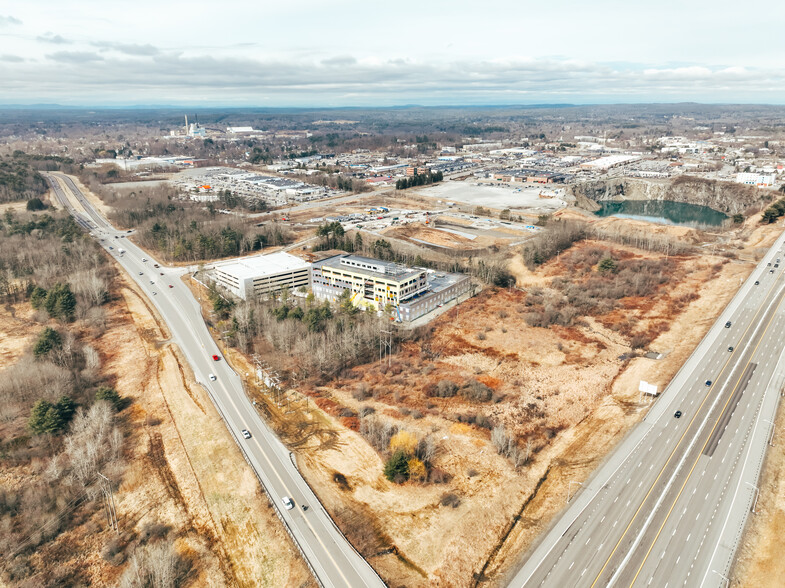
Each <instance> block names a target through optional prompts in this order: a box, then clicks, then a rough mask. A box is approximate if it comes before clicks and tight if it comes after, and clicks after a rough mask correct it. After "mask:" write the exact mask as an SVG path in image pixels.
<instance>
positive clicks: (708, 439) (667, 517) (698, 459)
mask: <svg viewBox="0 0 785 588" xmlns="http://www.w3.org/2000/svg"><path fill="white" fill-rule="evenodd" d="M783 300H785V298H782V299H780V301H779V304H777V308H776V309H775V310H774V312H773V313H772V315H771V318H770V319H769V322H768V324H767V325H766V328H765V329H764V330H763V334H762V335H761V336H760V340H759V341H758V344H757V345H755V349H753V350H752V355H750V359H749V361H748V362H747V365H745V366H744V369H743V370H742V372H741V375H740V376H739V379H738V380H737V381H736V385H735V386H734V387H733V390H732V391H731V393H730V395H729V396H728V400H726V401H725V406H723V407H722V410H721V411H720V414H719V416H718V417H717V422H715V423H714V426H713V427H712V428H711V431H710V432H709V436H708V437H706V442H705V443H704V444H703V447H701V450H700V453H698V458H697V459H696V460H695V463H693V464H692V467H691V468H690V472H689V473H688V474H687V477H686V478H685V480H684V484H682V486H681V488H680V489H679V493H678V494H677V495H676V498H675V499H674V500H673V504H671V507H670V509H669V510H668V514H667V515H665V520H663V521H662V525H660V529H659V530H658V531H657V535H655V537H654V540H653V541H652V542H651V546H650V547H649V550H648V551H647V552H646V555H645V556H644V558H643V561H642V562H641V565H640V567H639V568H638V571H637V572H636V573H635V577H634V578H633V579H632V582H630V586H632V585H633V584H634V583H635V580H637V579H638V576H639V575H640V573H641V570H642V569H643V566H644V564H645V563H646V560H647V559H648V558H649V554H650V553H651V550H652V549H654V544H655V543H656V542H657V539H659V537H660V533H662V529H663V528H664V527H665V523H667V522H668V519H669V518H670V516H671V513H672V512H673V509H674V508H675V507H676V503H677V502H678V500H679V498H680V497H681V494H682V492H684V487H685V486H686V485H687V482H689V481H690V478H691V477H692V472H693V471H694V470H695V467H696V466H697V465H698V462H699V461H700V457H701V455H703V451H704V450H705V449H706V446H707V445H708V444H709V441H710V440H711V436H712V434H713V433H714V431H715V429H716V428H717V425H719V424H720V421H721V420H722V415H723V414H725V411H726V410H727V409H728V404H729V403H730V401H731V400H732V399H733V394H734V393H735V392H736V389H737V388H738V387H739V385H740V384H741V380H742V378H743V377H744V373H745V372H746V371H747V368H748V367H749V365H750V364H751V363H752V358H753V357H754V355H755V352H757V351H758V347H760V344H761V343H762V342H763V337H764V336H765V335H766V331H768V330H769V327H770V326H771V323H773V322H774V319H775V318H776V316H777V311H778V310H779V308H780V306H782V302H783Z"/></svg>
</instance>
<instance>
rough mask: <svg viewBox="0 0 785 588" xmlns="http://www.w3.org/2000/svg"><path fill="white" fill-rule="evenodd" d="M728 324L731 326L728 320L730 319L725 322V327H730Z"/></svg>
mask: <svg viewBox="0 0 785 588" xmlns="http://www.w3.org/2000/svg"><path fill="white" fill-rule="evenodd" d="M730 326H731V322H730V321H728V322H727V323H725V328H726V329H730Z"/></svg>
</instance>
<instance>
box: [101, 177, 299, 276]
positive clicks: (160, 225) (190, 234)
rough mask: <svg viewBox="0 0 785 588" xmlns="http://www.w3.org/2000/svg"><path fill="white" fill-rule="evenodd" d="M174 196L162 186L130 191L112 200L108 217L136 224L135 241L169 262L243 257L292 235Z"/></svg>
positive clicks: (122, 223) (271, 225) (272, 225)
mask: <svg viewBox="0 0 785 588" xmlns="http://www.w3.org/2000/svg"><path fill="white" fill-rule="evenodd" d="M174 196H175V194H174V193H173V192H171V191H166V190H157V191H152V192H148V193H144V192H140V193H139V194H138V195H129V196H128V197H126V198H123V199H122V200H116V201H115V202H114V203H113V206H114V211H113V213H112V214H111V218H112V220H114V221H115V222H116V223H117V224H119V225H120V226H123V227H136V228H137V229H138V231H137V237H136V239H137V242H138V243H139V245H141V246H142V247H145V248H147V249H150V250H152V251H155V252H157V253H158V254H160V255H161V256H162V257H164V258H165V259H167V260H171V261H185V262H196V261H201V260H209V259H216V258H220V257H231V256H237V255H244V254H246V253H249V252H252V251H260V250H262V249H264V248H266V247H271V246H277V245H283V244H285V243H288V242H290V241H291V239H292V235H291V232H290V231H289V230H288V229H286V228H285V227H283V226H281V225H280V224H278V223H267V224H264V225H262V226H255V225H253V224H248V223H244V222H242V221H240V220H237V219H236V218H234V217H232V216H231V215H221V214H219V213H218V212H217V211H216V209H215V206H214V205H213V204H212V203H209V204H208V205H207V206H204V205H202V204H199V203H195V202H189V201H185V200H176V199H175V197H174Z"/></svg>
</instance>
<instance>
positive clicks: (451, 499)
mask: <svg viewBox="0 0 785 588" xmlns="http://www.w3.org/2000/svg"><path fill="white" fill-rule="evenodd" d="M439 502H440V503H441V505H442V506H451V507H453V508H458V506H459V505H460V504H461V499H460V498H458V495H457V494H455V493H454V492H446V493H444V494H442V497H441V500H439Z"/></svg>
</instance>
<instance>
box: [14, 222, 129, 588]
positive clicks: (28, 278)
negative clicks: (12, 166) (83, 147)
mask: <svg viewBox="0 0 785 588" xmlns="http://www.w3.org/2000/svg"><path fill="white" fill-rule="evenodd" d="M115 277H116V276H115V274H114V270H113V269H112V267H111V265H110V264H109V262H108V258H107V256H106V255H105V254H104V253H103V252H102V251H101V250H100V249H99V247H98V246H97V245H96V244H95V243H94V242H93V241H92V240H91V239H89V238H88V237H86V236H85V235H84V234H83V233H82V232H81V231H80V230H79V229H78V228H77V227H76V225H75V224H74V223H73V221H72V220H71V217H70V216H67V215H65V214H64V213H58V214H55V215H49V214H32V213H24V214H19V215H18V216H17V215H14V214H11V213H10V212H7V213H6V214H5V215H4V216H3V218H2V219H1V220H0V299H1V300H2V302H3V303H4V304H5V308H6V310H8V311H10V312H11V314H12V316H13V315H14V313H17V312H26V311H25V305H26V303H27V302H30V304H31V306H32V315H31V318H30V321H31V323H30V326H29V328H30V329H31V331H32V332H33V333H34V336H33V338H32V341H31V342H30V344H29V347H28V348H27V350H26V351H25V352H24V354H23V355H22V357H21V358H20V359H19V360H18V361H17V362H16V363H14V364H12V365H10V366H4V369H3V370H2V377H0V470H2V471H4V472H5V473H9V472H14V471H26V472H28V474H27V478H26V482H25V484H24V485H23V486H21V487H16V486H14V485H4V486H3V488H2V489H0V554H2V558H0V577H1V578H2V581H3V582H8V583H9V584H13V585H19V586H63V585H84V584H85V581H86V579H85V578H83V577H81V576H80V572H79V571H78V570H76V569H74V568H67V567H65V566H61V565H52V560H55V561H64V560H66V559H70V558H71V557H74V556H75V551H74V550H77V549H78V545H76V544H69V543H67V542H66V543H64V542H62V541H57V538H58V537H59V536H60V535H61V534H62V533H64V532H67V531H69V530H71V529H73V528H75V527H76V526H78V525H82V524H84V523H85V522H86V521H87V520H88V519H89V518H90V517H91V516H92V515H93V514H94V513H97V512H98V511H100V509H101V508H102V502H101V492H100V484H101V481H102V478H100V476H99V475H98V474H99V472H100V473H101V474H102V475H104V476H106V479H108V480H109V483H110V484H115V485H116V484H119V482H120V480H121V479H122V475H123V469H124V464H125V457H124V454H123V447H124V437H125V432H124V431H125V428H126V424H125V417H124V416H123V410H124V409H125V407H126V406H127V403H126V402H125V400H124V399H123V398H121V397H120V396H119V395H118V394H117V392H116V391H115V390H114V388H113V387H112V381H111V378H110V377H109V376H108V375H107V374H105V373H104V371H103V370H102V358H101V355H100V353H99V352H98V350H97V349H96V346H95V343H94V342H95V340H96V339H97V338H99V337H100V336H101V335H102V334H103V332H104V330H105V329H106V320H107V315H106V304H107V303H108V302H109V301H110V299H111V291H110V284H111V283H112V282H113V280H114V279H115ZM54 550H57V552H56V553H55V551H54ZM64 550H65V551H68V550H71V551H73V552H74V553H65V552H64Z"/></svg>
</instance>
